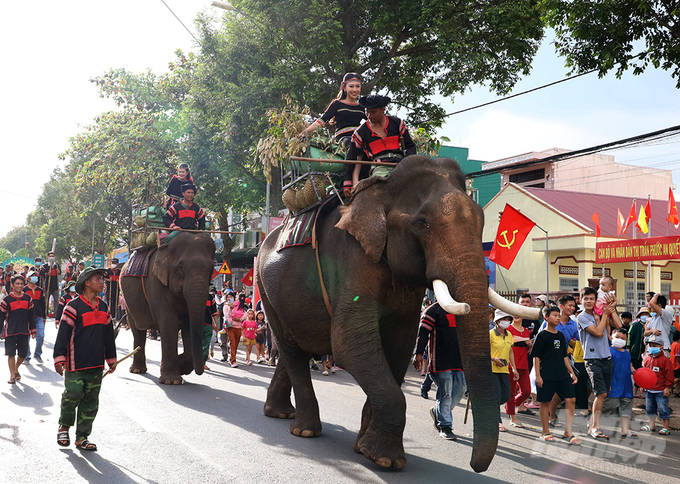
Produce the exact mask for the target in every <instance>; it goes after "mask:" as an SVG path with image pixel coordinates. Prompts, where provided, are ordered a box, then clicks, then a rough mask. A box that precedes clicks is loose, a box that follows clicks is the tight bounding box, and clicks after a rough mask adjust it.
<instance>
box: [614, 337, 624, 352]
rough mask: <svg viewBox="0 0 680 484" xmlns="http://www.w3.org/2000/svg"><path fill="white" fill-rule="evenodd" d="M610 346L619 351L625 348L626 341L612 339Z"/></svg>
mask: <svg viewBox="0 0 680 484" xmlns="http://www.w3.org/2000/svg"><path fill="white" fill-rule="evenodd" d="M612 346H613V347H614V348H618V349H621V348H623V347H624V346H626V340H625V339H621V338H614V339H613V340H612Z"/></svg>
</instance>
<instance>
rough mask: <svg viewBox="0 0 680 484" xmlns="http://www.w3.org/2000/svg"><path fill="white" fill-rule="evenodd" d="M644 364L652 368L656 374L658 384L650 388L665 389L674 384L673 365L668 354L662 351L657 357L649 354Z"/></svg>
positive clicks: (655, 389)
mask: <svg viewBox="0 0 680 484" xmlns="http://www.w3.org/2000/svg"><path fill="white" fill-rule="evenodd" d="M643 366H644V367H645V368H649V369H650V370H652V371H653V372H654V374H655V375H656V385H654V386H653V387H652V388H650V389H649V390H653V391H663V390H664V389H665V388H671V387H672V386H673V365H672V364H671V360H669V359H668V358H666V355H664V354H663V353H661V354H659V356H656V357H653V356H648V357H647V358H646V359H645V362H644V363H643Z"/></svg>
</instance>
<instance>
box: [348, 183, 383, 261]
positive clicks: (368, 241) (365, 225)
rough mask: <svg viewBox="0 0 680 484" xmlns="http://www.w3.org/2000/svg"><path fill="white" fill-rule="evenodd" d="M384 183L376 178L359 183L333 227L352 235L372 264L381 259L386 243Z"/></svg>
mask: <svg viewBox="0 0 680 484" xmlns="http://www.w3.org/2000/svg"><path fill="white" fill-rule="evenodd" d="M384 183H385V179H384V178H381V177H377V176H374V177H370V178H367V179H366V180H362V181H361V182H359V183H358V184H357V186H356V189H355V193H354V195H353V196H352V199H351V201H350V204H349V205H346V206H342V207H340V208H339V211H340V221H339V222H338V223H337V224H335V226H336V227H337V228H339V229H341V230H346V231H347V232H349V233H350V234H352V235H353V236H354V238H355V239H357V241H359V243H360V244H361V247H362V248H363V249H364V251H365V252H366V254H367V255H368V256H369V257H370V258H371V260H372V261H373V262H378V261H379V260H380V256H382V253H383V251H384V250H385V243H386V242H387V216H386V215H385V202H384V200H383V198H384V194H383V190H382V189H381V188H382V187H383V186H384Z"/></svg>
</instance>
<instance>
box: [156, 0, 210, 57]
mask: <svg viewBox="0 0 680 484" xmlns="http://www.w3.org/2000/svg"><path fill="white" fill-rule="evenodd" d="M161 2H163V5H165V6H166V7H167V9H168V10H170V13H171V14H172V15H174V16H175V18H176V19H177V21H178V22H179V23H181V24H182V27H184V28H185V29H186V31H187V32H189V35H191V36H192V37H193V38H194V40H195V41H196V42H198V45H201V46H202V45H203V44H201V41H200V40H198V39H197V38H196V36H195V35H194V33H193V32H192V31H191V30H189V28H188V27H187V26H186V25H184V22H182V21H181V20H180V18H179V17H178V16H177V14H176V13H175V12H173V11H172V9H171V8H170V6H169V5H168V4H167V3H165V0H161Z"/></svg>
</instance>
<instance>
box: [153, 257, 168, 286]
mask: <svg viewBox="0 0 680 484" xmlns="http://www.w3.org/2000/svg"><path fill="white" fill-rule="evenodd" d="M167 253H168V251H167V250H163V248H161V249H159V250H158V251H157V252H156V257H155V259H154V262H153V267H152V269H151V270H152V271H153V274H154V275H155V276H156V277H157V278H158V280H159V281H161V284H163V285H164V286H167V285H168V255H167Z"/></svg>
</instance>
